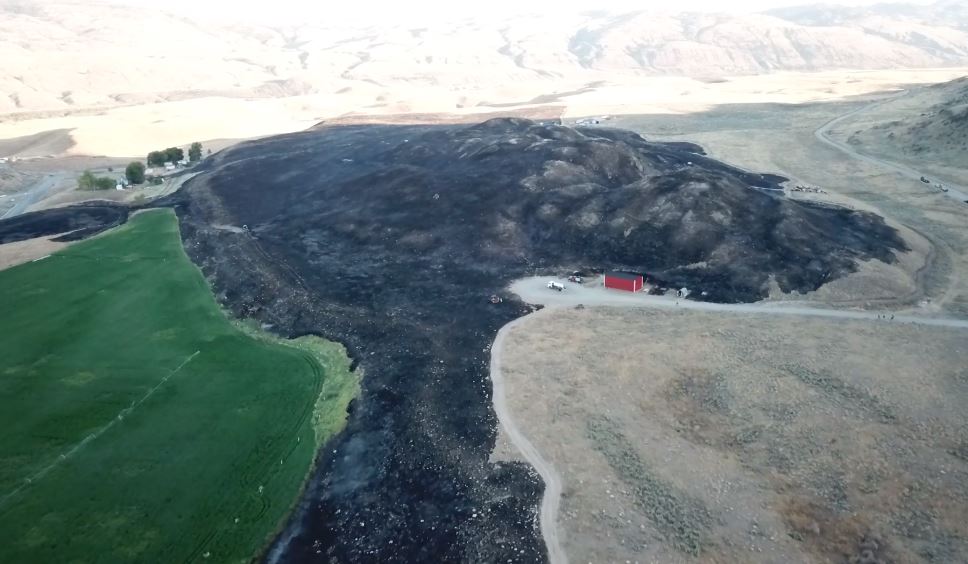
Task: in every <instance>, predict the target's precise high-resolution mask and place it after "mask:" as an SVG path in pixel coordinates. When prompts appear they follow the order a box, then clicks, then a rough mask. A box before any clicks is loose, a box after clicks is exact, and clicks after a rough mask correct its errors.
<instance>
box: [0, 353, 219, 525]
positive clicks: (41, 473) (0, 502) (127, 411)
mask: <svg viewBox="0 0 968 564" xmlns="http://www.w3.org/2000/svg"><path fill="white" fill-rule="evenodd" d="M200 352H201V351H195V352H193V353H192V354H191V355H189V356H188V358H186V359H185V360H184V361H182V363H181V364H179V365H178V367H177V368H175V369H174V370H172V371H171V372H169V373H168V374H166V375H165V377H164V378H162V379H161V380H159V381H158V383H157V384H155V385H154V386H152V387H151V389H149V390H148V391H147V392H145V395H143V396H141V398H139V399H137V400H134V401H133V402H131V405H130V406H128V407H126V408H124V409H122V410H121V412H120V413H118V415H117V416H116V417H114V418H113V419H111V421H110V422H109V423H108V424H107V425H105V426H103V427H101V428H100V429H98V430H97V431H95V432H93V433H91V434H90V435H88V436H86V437H84V439H82V440H81V442H79V443H77V444H76V445H74V446H72V447H71V448H70V449H68V450H67V452H64V453H61V454H60V455H59V456H58V457H57V458H56V459H54V462H52V463H50V464H49V465H47V466H45V467H44V468H41V469H40V470H38V471H37V472H35V473H34V474H33V475H31V476H28V477H27V478H24V481H23V483H22V484H20V485H19V486H17V487H16V488H14V489H13V490H11V491H10V492H8V493H6V494H5V495H4V496H3V497H0V507H3V506H4V505H6V503H7V502H8V501H10V500H11V499H13V497H14V496H16V495H17V494H18V493H20V492H21V491H23V490H24V489H26V488H27V486H30V485H31V484H33V483H35V482H38V481H39V480H42V479H43V478H44V477H45V476H47V474H49V473H50V471H51V470H53V469H54V468H57V466H58V465H60V464H61V463H62V462H64V461H65V460H67V459H68V458H70V457H71V456H73V455H74V454H75V453H77V452H78V451H79V450H81V449H82V448H84V446H85V445H87V444H88V443H90V442H91V441H93V440H95V439H97V438H98V437H100V436H101V435H103V434H104V433H105V432H107V431H108V429H110V428H111V427H113V426H114V424H115V423H118V422H119V421H123V420H124V418H125V417H127V416H128V415H131V413H132V412H133V411H134V410H135V409H137V408H138V406H140V405H141V404H142V403H144V402H145V400H147V399H148V398H150V397H151V395H152V394H154V393H155V392H156V391H157V390H158V388H160V387H162V386H163V385H164V384H165V382H167V381H168V380H169V379H171V377H172V376H174V375H175V374H177V373H178V372H179V371H180V370H181V369H182V368H184V367H185V365H186V364H188V363H189V362H191V361H192V359H194V358H195V357H196V356H198V354H199V353H200Z"/></svg>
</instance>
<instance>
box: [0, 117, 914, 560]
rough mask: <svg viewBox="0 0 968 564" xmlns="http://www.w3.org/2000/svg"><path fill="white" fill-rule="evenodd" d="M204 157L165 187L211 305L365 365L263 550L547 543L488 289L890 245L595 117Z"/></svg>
mask: <svg viewBox="0 0 968 564" xmlns="http://www.w3.org/2000/svg"><path fill="white" fill-rule="evenodd" d="M201 166H203V167H205V168H207V171H205V172H204V173H203V174H201V175H199V176H198V177H196V178H194V179H192V180H190V181H189V182H188V183H187V184H186V187H185V188H183V189H182V190H181V191H180V192H179V193H177V194H175V195H174V196H172V197H170V198H169V199H168V200H167V201H165V202H162V203H161V205H171V206H174V207H175V208H176V210H177V211H178V213H179V216H180V218H181V223H180V225H181V229H182V238H183V241H184V243H185V248H186V250H187V251H188V253H189V255H190V256H191V257H192V259H193V260H194V261H195V262H196V263H197V264H199V265H200V266H201V267H202V269H203V270H204V272H205V273H206V275H208V276H209V277H210V279H211V280H212V282H213V283H214V285H215V289H216V292H217V294H218V295H219V297H220V300H221V301H222V302H223V304H225V305H226V306H227V307H229V308H231V309H232V310H233V312H234V313H235V314H236V315H238V316H240V317H254V318H257V319H259V320H260V321H262V322H264V323H267V324H269V325H271V326H272V328H273V331H276V332H278V333H280V334H282V335H283V336H287V337H293V336H299V335H304V334H316V335H320V336H323V337H326V338H329V339H332V340H335V341H338V342H340V343H343V344H345V345H346V347H347V349H348V351H349V352H350V354H351V356H352V357H353V358H354V360H355V363H356V364H357V365H358V366H359V367H360V368H362V370H363V374H364V379H363V383H362V392H361V395H360V398H359V400H358V402H357V403H356V404H355V406H354V407H353V409H352V410H351V413H350V415H349V418H348V421H347V426H346V430H345V432H344V433H342V434H341V435H339V436H338V437H337V438H336V439H334V440H333V441H332V442H331V443H330V444H329V445H327V447H326V448H325V449H323V451H322V452H321V454H320V458H319V466H318V471H317V474H316V476H315V477H314V479H313V481H312V483H311V484H310V486H309V488H308V490H307V493H306V496H305V498H304V502H303V504H302V505H301V508H300V510H299V511H298V512H297V514H296V515H295V516H294V518H293V522H292V523H291V524H290V526H289V528H288V530H287V531H286V532H284V533H283V535H282V536H281V537H280V539H281V540H280V541H279V542H278V543H277V546H275V547H274V548H273V551H272V553H271V554H270V556H271V557H273V558H274V557H277V556H281V557H284V558H285V559H287V560H289V561H310V560H313V561H315V560H318V559H320V558H321V557H322V558H328V559H329V560H332V561H339V562H427V561H433V562H455V561H471V562H509V561H510V562H534V561H541V560H543V559H544V558H545V549H544V546H543V544H542V542H541V540H540V538H539V537H538V532H537V527H536V520H537V516H536V507H537V504H538V500H539V497H540V493H541V484H540V481H539V480H538V478H537V476H536V475H535V474H534V473H533V472H531V471H530V469H529V468H526V467H524V466H523V465H516V464H501V465H496V464H491V463H490V462H489V456H490V453H491V451H492V450H493V447H494V442H495V437H496V420H495V417H494V413H493V411H492V409H491V405H490V403H491V402H490V400H491V398H490V382H489V379H488V361H489V356H490V351H489V346H490V343H491V342H492V341H493V338H494V335H495V334H496V332H497V330H498V329H499V328H500V327H501V326H502V325H504V324H506V323H507V322H509V321H511V320H512V319H514V318H516V317H519V316H520V315H522V314H524V313H526V312H527V311H529V308H528V307H527V306H526V305H525V304H522V303H520V302H518V301H517V300H514V299H505V300H504V301H503V302H502V303H498V304H491V303H490V302H489V300H488V297H489V296H491V295H492V294H504V292H505V290H504V289H505V287H506V285H507V284H508V283H509V282H510V281H511V280H513V279H515V278H518V277H521V276H525V275H532V274H535V273H551V272H562V271H565V270H571V269H578V268H586V267H593V268H594V267H600V268H625V269H631V270H638V271H644V272H647V273H649V275H650V276H652V277H654V278H657V279H659V280H660V281H665V282H667V283H669V284H676V285H686V286H689V287H690V288H698V289H702V290H703V291H705V292H706V293H707V299H712V300H717V301H748V300H754V299H757V298H759V297H762V296H764V295H765V294H766V292H767V288H768V283H769V281H770V280H771V279H772V280H775V281H776V283H777V284H778V285H779V287H780V288H781V289H784V290H787V291H805V290H812V289H815V288H817V287H818V286H820V285H821V284H823V283H825V282H827V281H829V280H831V279H834V278H837V277H839V276H843V275H844V274H846V273H848V272H850V271H851V270H852V269H853V268H855V264H856V261H858V260H864V259H870V258H877V259H880V260H883V261H886V262H891V261H893V260H894V251H897V250H902V249H904V244H903V242H902V241H901V239H900V238H899V237H898V235H897V234H896V233H895V232H894V231H893V230H892V229H890V228H889V227H887V226H886V225H885V224H884V223H883V221H882V220H881V219H880V218H878V217H876V216H873V215H870V214H866V213H861V212H855V211H850V210H844V209H836V208H826V207H820V206H817V205H811V204H807V203H803V202H794V201H790V200H787V199H785V198H784V197H783V196H782V193H780V192H779V191H778V190H777V187H778V184H779V183H780V182H782V181H783V179H782V178H780V177H776V176H772V175H760V174H754V173H748V172H744V171H740V170H737V169H734V168H731V167H729V166H726V165H724V164H722V163H719V162H717V161H714V160H712V159H709V158H707V157H705V156H703V154H702V149H701V148H699V147H698V146H694V145H690V144H683V143H676V144H663V143H651V142H648V141H646V140H644V139H642V138H641V137H639V136H637V135H635V134H632V133H629V132H624V131H619V130H610V129H604V128H593V129H572V128H567V127H561V126H543V125H537V124H535V123H533V122H530V121H527V120H516V119H500V120H492V121H489V122H486V123H484V124H480V125H476V126H470V127H468V126H434V127H430V126H347V127H333V128H328V129H322V130H317V131H309V132H304V133H299V134H292V135H284V136H279V137H274V138H269V139H265V140H260V141H253V142H248V143H243V144H240V145H238V146H236V147H235V148H233V149H231V150H228V151H225V152H223V153H221V154H219V155H216V156H214V157H213V158H211V159H209V160H207V161H206V162H205V163H204V164H203V165H201ZM95 212H97V213H95ZM45 214H46V215H45ZM45 214H40V215H37V216H25V217H26V219H24V220H22V222H21V223H22V224H20V223H18V224H15V225H13V224H11V223H10V222H5V223H3V224H0V237H3V239H0V240H4V241H7V240H17V239H18V238H25V237H26V236H27V235H28V234H29V233H33V235H32V236H37V235H43V234H50V233H59V232H63V231H67V230H70V229H78V228H84V229H87V230H88V231H86V232H78V233H91V232H96V231H97V230H101V229H104V228H106V227H108V226H110V225H112V224H114V223H117V222H121V221H123V220H124V217H125V215H126V210H125V209H124V208H115V207H105V208H104V209H103V210H101V209H98V208H93V207H90V208H71V210H69V211H67V212H63V211H56V210H54V211H51V212H45ZM60 214H67V215H65V216H63V217H62V216H61V215H60ZM72 214H73V215H72ZM98 214H99V215H98ZM95 216H96V217H95ZM72 217H73V218H86V219H84V220H78V219H73V220H72V219H70V218H72ZM17 221H18V220H14V222H17ZM5 233H8V234H6V235H5ZM10 237H13V238H12V239H11V238H10ZM506 297H508V296H506ZM633 469H634V468H633ZM643 487H645V488H646V489H644V490H643V492H644V493H643V494H642V495H643V497H642V500H641V502H642V503H643V504H646V505H648V504H650V503H652V501H654V500H653V497H654V496H653V495H652V494H650V493H648V492H649V491H652V490H651V489H649V488H652V485H650V484H646V485H645V486H643ZM656 487H658V486H656ZM653 489H654V488H653ZM656 495H659V494H656ZM665 498H666V496H665V494H661V496H660V497H659V498H655V499H658V501H659V502H662V500H664V499H665ZM663 503H664V502H663ZM657 518H658V519H659V520H660V521H662V522H663V523H665V522H668V523H669V527H668V528H667V533H668V534H669V535H670V536H672V537H675V538H680V540H681V542H683V543H684V545H685V546H687V547H692V546H693V545H694V541H695V538H696V537H695V535H696V534H700V533H699V532H697V531H692V530H686V529H682V527H679V525H678V524H681V523H682V522H684V521H683V519H684V518H683V517H682V516H681V515H680V514H679V513H676V512H673V513H669V514H668V515H665V516H662V515H659V516H658V517H657ZM680 529H682V531H680ZM683 531H685V532H683ZM690 550H691V548H690Z"/></svg>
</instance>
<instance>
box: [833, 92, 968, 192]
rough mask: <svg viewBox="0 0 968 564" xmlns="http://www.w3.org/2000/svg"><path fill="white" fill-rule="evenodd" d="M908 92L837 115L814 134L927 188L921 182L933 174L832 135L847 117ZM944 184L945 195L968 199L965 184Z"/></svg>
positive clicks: (848, 153) (859, 158)
mask: <svg viewBox="0 0 968 564" xmlns="http://www.w3.org/2000/svg"><path fill="white" fill-rule="evenodd" d="M907 94H908V92H907V91H904V92H901V93H899V94H896V95H894V96H890V97H888V98H886V99H883V100H878V101H876V102H874V103H872V104H869V105H867V106H863V107H860V108H858V109H856V110H853V111H850V112H847V113H846V114H844V115H842V116H839V117H836V118H834V119H832V120H830V121H828V122H827V123H825V124H823V125H822V126H820V128H819V129H817V130H816V131H815V132H814V136H815V137H816V138H817V139H818V140H819V141H820V142H821V143H824V144H826V145H829V146H831V147H833V148H835V149H837V150H839V151H842V152H844V153H846V154H847V155H848V156H850V157H851V158H854V159H857V160H860V161H864V162H866V163H869V164H872V165H874V166H880V167H883V168H887V169H890V170H892V171H894V172H896V173H897V174H900V175H902V176H905V177H907V178H910V179H911V180H914V181H916V182H917V185H918V186H925V187H926V188H927V187H930V185H927V184H924V183H923V182H921V178H930V177H931V175H929V174H924V173H922V172H919V171H917V170H914V169H913V168H910V167H907V166H904V165H902V164H898V163H894V162H890V161H885V160H883V159H879V158H877V157H872V156H870V155H865V154H863V153H858V152H857V151H855V150H854V149H853V148H852V147H851V146H850V145H848V144H846V143H843V142H840V141H837V140H835V139H833V138H832V137H830V130H831V129H832V128H833V127H834V126H836V125H837V124H839V123H840V122H842V121H844V120H846V119H849V118H851V117H853V116H855V115H857V114H859V113H862V112H866V111H868V110H872V109H874V108H876V107H878V106H881V105H883V104H886V103H888V102H891V101H893V100H896V99H897V98H900V97H901V96H906V95H907ZM944 184H945V186H946V187H947V188H948V191H947V192H944V194H945V195H947V196H949V197H951V198H954V199H956V200H958V201H959V202H965V201H968V188H966V187H964V186H959V185H957V184H951V183H950V182H945V183H944ZM930 189H931V190H935V189H934V188H930Z"/></svg>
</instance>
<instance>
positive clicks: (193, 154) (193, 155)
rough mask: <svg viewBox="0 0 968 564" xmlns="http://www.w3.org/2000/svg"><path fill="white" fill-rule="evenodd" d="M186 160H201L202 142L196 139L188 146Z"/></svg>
mask: <svg viewBox="0 0 968 564" xmlns="http://www.w3.org/2000/svg"><path fill="white" fill-rule="evenodd" d="M188 160H189V161H191V162H193V163H194V162H197V161H200V160H202V144H201V143H199V142H198V141H195V142H194V143H192V146H191V147H189V148H188Z"/></svg>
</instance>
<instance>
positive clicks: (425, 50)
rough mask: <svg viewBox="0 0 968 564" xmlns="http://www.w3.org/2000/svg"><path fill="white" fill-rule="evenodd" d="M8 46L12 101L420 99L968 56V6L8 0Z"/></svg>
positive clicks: (34, 105)
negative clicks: (499, 13) (726, 10)
mask: <svg viewBox="0 0 968 564" xmlns="http://www.w3.org/2000/svg"><path fill="white" fill-rule="evenodd" d="M0 60H3V67H4V72H3V73H2V75H0V114H11V113H24V112H38V111H45V112H63V111H70V112H76V111H78V110H79V109H84V108H95V107H106V106H119V105H127V104H141V103H150V102H159V101H172V100H183V99H187V98H194V97H199V96H233V97H244V98H292V97H298V96H304V95H323V96H325V95H332V94H337V93H344V94H345V93H347V92H351V93H356V94H358V95H359V96H360V99H361V100H368V101H369V102H368V103H371V104H372V103H379V102H380V101H381V100H382V98H381V96H383V93H384V92H386V91H392V92H394V93H404V94H401V95H400V96H399V98H400V99H401V100H403V101H404V102H405V101H406V100H407V99H414V97H420V96H422V95H423V93H425V92H427V91H438V92H446V93H447V95H448V98H447V99H448V100H451V99H457V100H458V101H457V103H458V106H460V104H470V105H476V104H479V103H480V99H474V96H473V94H474V93H475V92H480V91H481V90H482V89H488V88H489V89H491V90H492V91H494V90H497V91H499V90H500V85H502V84H519V83H522V82H534V83H536V84H539V85H542V86H541V87H540V88H536V90H537V91H540V92H556V91H557V87H558V86H560V85H561V84H571V85H573V84H589V85H593V84H596V83H601V82H603V81H605V82H621V81H622V79H623V77H630V76H635V77H642V76H656V75H663V76H667V75H675V76H689V77H695V78H702V79H709V80H719V79H722V78H723V77H729V76H736V75H748V74H759V73H768V72H775V71H815V70H830V69H900V68H928V67H944V66H968V8H966V6H965V5H964V4H963V3H958V2H939V3H937V4H934V5H932V6H912V5H905V4H888V5H878V6H872V7H865V8H838V7H830V6H824V5H816V6H807V7H799V8H787V9H783V10H775V11H772V12H768V13H762V14H710V13H674V12H656V11H654V10H651V11H637V12H622V13H609V12H600V11H599V12H594V13H566V12H559V13H540V14H532V15H523V16H514V17H506V18H500V17H497V18H495V17H489V18H487V19H485V20H477V19H473V20H471V19H460V20H455V21H449V22H446V23H443V24H439V25H430V24H428V25H427V26H421V27H417V26H409V25H405V24H395V25H389V26H384V27H376V26H374V25H369V26H367V25H355V26H354V25H350V24H348V23H346V22H341V21H326V22H319V23H317V22H312V21H308V22H304V23H299V24H293V25H288V26H278V25H268V24H243V23H231V22H228V21H213V20H211V19H206V18H204V17H201V16H198V17H196V16H194V15H192V14H190V13H187V14H186V13H164V12H159V11H157V10H155V9H151V10H148V9H143V8H134V7H130V6H127V7H126V6H115V5H111V4H101V3H89V2H79V1H73V2H72V1H69V0H68V1H59V0H54V1H45V0H42V1H38V2H21V1H9V0H8V1H4V0H0ZM463 93H467V98H468V99H467V100H466V101H463V102H462V101H461V98H460V97H461V96H463V95H464V94H463ZM408 96H409V98H408ZM488 101H489V102H495V103H503V102H507V101H508V100H501V99H497V100H488ZM451 107H452V106H451ZM364 109H365V107H364ZM399 111H401V112H406V111H407V108H406V107H405V106H402V107H400V108H399Z"/></svg>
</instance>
